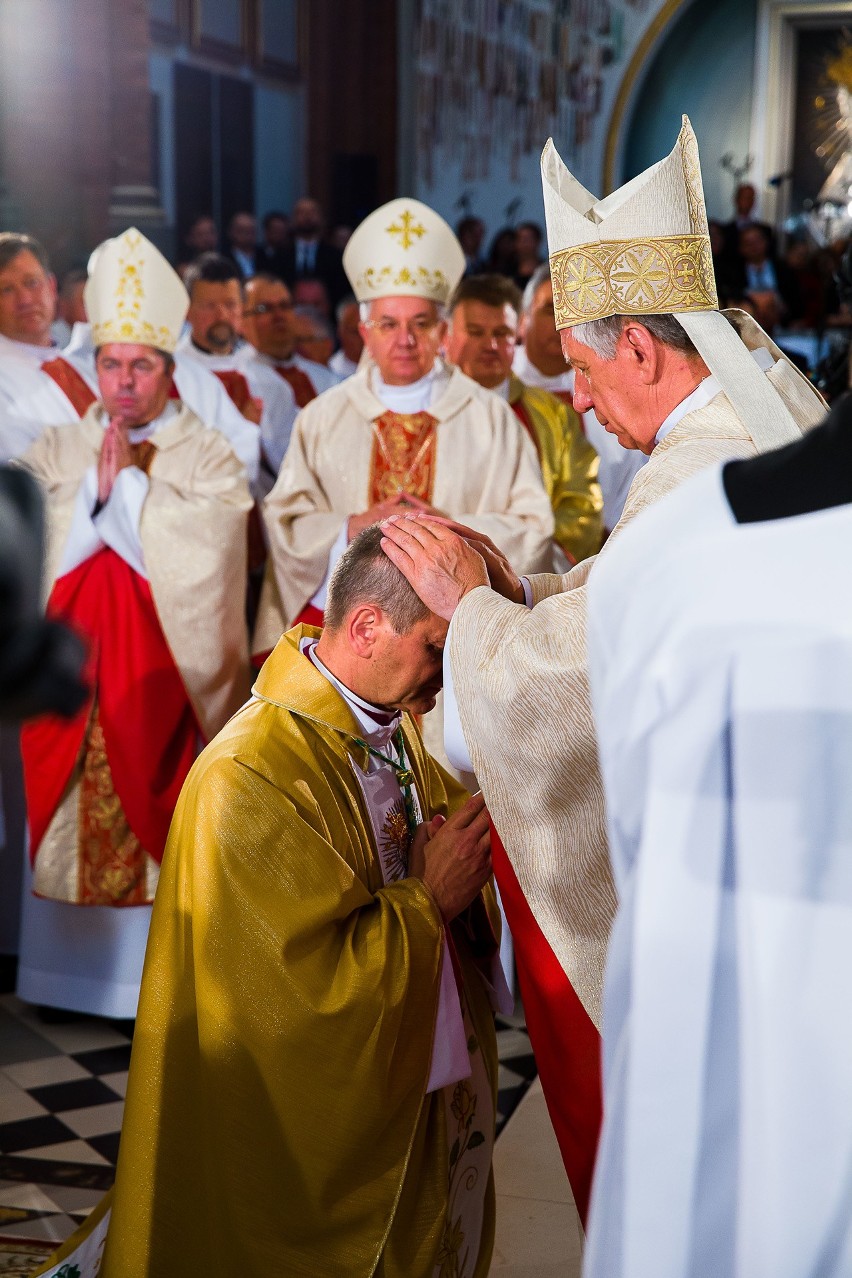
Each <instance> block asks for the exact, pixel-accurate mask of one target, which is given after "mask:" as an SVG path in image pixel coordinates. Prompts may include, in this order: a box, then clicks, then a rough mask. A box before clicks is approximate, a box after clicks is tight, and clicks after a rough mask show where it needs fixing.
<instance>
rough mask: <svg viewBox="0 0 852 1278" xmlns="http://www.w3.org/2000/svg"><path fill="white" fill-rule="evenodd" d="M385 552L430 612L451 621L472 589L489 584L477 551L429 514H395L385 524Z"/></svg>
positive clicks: (383, 547) (383, 548) (485, 570)
mask: <svg viewBox="0 0 852 1278" xmlns="http://www.w3.org/2000/svg"><path fill="white" fill-rule="evenodd" d="M382 532H383V533H384V536H383V537H382V550H383V551H384V552H385V554H386V555H387V557H388V559H390V561H391V562H392V563H394V564H396V566H397V568H398V569H399V570H400V572H401V573H402V574H403V576H404V577H405V578H406V579H407V580H408V582H409V583H410V584H411V587H412V589H413V590H414V591H415V592H416V593H417V594H418V595H419V596H420V598H421V599H422V600H423V602H424V603H425V605H426V607H427V608H429V609H430V611H432V612H434V613H435V614H436V615H437V616H439V617H443V618H444V620H445V621H449V620H450V619H451V617H452V615H453V613H454V612H455V610H456V608H457V607H458V605H459V603H460V602H461V600H462V599H463V598H464V596H465V595H466V594H467V593H468V591H469V590H474V589H475V588H476V587H477V586H487V585H488V569H487V568H486V566H485V560H484V559H483V557H482V555H480V554H479V552H478V551H477V550H474V549H473V547H472V546H470V545H468V543H467V542H466V541H465V540H464V538H463V537H460V536H459V535H458V533H455V532H453V531H452V530H451V529H450V528H448V527H447V525H446V524H445V523H444V522H443V521H441V520H437V519H432V518H430V517H429V516H426V515H393V516H392V517H391V518H390V519H388V520H386V521H385V522H384V523H383V525H382Z"/></svg>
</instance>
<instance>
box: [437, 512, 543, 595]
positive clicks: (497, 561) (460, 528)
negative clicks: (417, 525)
mask: <svg viewBox="0 0 852 1278" xmlns="http://www.w3.org/2000/svg"><path fill="white" fill-rule="evenodd" d="M433 518H434V516H433ZM440 522H441V523H442V524H443V525H444V527H445V528H449V530H450V532H454V533H457V534H458V535H459V537H464V539H465V541H466V542H467V543H468V545H469V546H472V547H473V549H474V550H475V551H476V552H477V553H478V554H480V555H482V558H483V559H484V560H485V567H486V568H487V569H488V584H489V585H490V586H491V589H492V590H494V591H496V592H497V594H498V595H502V596H503V598H504V599H511V600H512V602H513V603H520V604H522V603H524V601H525V598H526V596H525V595H524V588H523V586H522V584H521V579H520V577H519V576H518V574H517V573H516V572H515V570H514V568H513V567H512V565H511V564H510V563H509V561H508V559H507V558H506V556H505V555H504V554H503V551H502V550H501V549H500V547H499V546H495V544H494V542H493V541H492V540H491V538H490V537H486V535H485V533H481V532H477V531H476V530H475V529H474V528H468V526H467V525H466V524H460V523H458V522H457V521H456V520H455V519H446V518H442V519H441V521H440Z"/></svg>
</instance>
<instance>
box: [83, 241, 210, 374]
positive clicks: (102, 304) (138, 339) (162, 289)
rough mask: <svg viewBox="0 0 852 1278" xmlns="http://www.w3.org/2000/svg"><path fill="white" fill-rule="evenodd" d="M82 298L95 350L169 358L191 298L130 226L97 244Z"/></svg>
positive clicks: (158, 251) (162, 258)
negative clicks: (151, 350) (115, 346)
mask: <svg viewBox="0 0 852 1278" xmlns="http://www.w3.org/2000/svg"><path fill="white" fill-rule="evenodd" d="M93 258H94V261H92V262H90V268H91V269H90V274H89V279H88V283H87V284H86V288H85V290H84V293H83V300H84V302H85V304H86V314H87V315H88V317H89V322H90V323H91V325H92V340H93V342H94V344H95V346H104V345H106V344H107V343H108V342H121V343H125V344H127V343H134V344H135V343H138V344H139V345H141V346H154V347H156V349H157V350H159V351H165V352H166V353H167V354H169V355H171V354H173V353H174V349H175V347H176V346H177V343H178V338H179V337H180V334H181V329H182V327H183V321H184V320H185V319H186V312H187V310H188V309H189V294H188V293H187V291H186V289H185V288H184V286H183V284H182V283H181V280H180V277H179V276H178V274H177V272H176V271H174V270H173V269H172V267H171V266H169V264H168V262H167V261H166V259H165V258H164V257H163V255H162V253H161V252H160V250H159V249H157V248H155V247H154V245H153V244H152V243H151V241H150V240H146V239H145V236H144V235H142V234H141V233H140V232H139V231H137V230H136V229H135V228H133V227H131V229H130V230H129V231H125V232H124V234H123V235H119V236H117V237H116V239H114V240H107V241H106V242H105V243H104V244H102V245H100V246H99V248H98V250H97V256H96V257H95V255H94V254H93Z"/></svg>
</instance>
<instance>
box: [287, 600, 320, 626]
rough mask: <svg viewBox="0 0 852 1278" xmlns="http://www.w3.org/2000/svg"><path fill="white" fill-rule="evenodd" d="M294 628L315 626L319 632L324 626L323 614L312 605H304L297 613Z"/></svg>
mask: <svg viewBox="0 0 852 1278" xmlns="http://www.w3.org/2000/svg"><path fill="white" fill-rule="evenodd" d="M293 625H294V626H317V627H318V628H319V629H320V630H321V629H322V627H323V626H324V625H325V613H324V612H323V610H322V608H316V607H314V605H313V604H312V603H308V604H305V606H304V608H303V609H302V611H301V612H300V613H299V615H298V617H297V618H296V620H295V621H294V622H293Z"/></svg>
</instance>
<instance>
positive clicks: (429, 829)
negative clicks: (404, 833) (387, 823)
mask: <svg viewBox="0 0 852 1278" xmlns="http://www.w3.org/2000/svg"><path fill="white" fill-rule="evenodd" d="M446 820H447V818H446V817H443V816H440V815H438V816H434V817H432V820H431V821H424V823H423V824H422V825H418V827H417V829H416V830H415V832H414V838H413V839H412V840H411V847H410V848H409V849H408V873H409V874H410V875H413V876H414V877H415V878H418V879H422V878H423V874H424V872H425V870H426V844H427V843H428V842H429V840H430V839H431V838H432V835H433V834H437V833H438V831H439V830H440V828H441V826H442V825H444V824H445V822H446Z"/></svg>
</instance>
